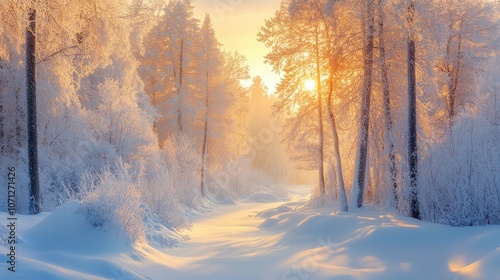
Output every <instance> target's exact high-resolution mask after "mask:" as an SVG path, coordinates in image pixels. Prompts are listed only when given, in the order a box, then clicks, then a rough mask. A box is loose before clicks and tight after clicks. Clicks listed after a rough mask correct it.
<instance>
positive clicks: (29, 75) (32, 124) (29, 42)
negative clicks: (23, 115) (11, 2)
mask: <svg viewBox="0 0 500 280" xmlns="http://www.w3.org/2000/svg"><path fill="white" fill-rule="evenodd" d="M34 2H35V1H33V2H32V4H34ZM28 13H29V27H28V29H27V30H26V91H27V92H26V99H27V100H26V101H27V128H28V160H29V177H30V192H29V195H30V205H29V211H30V214H38V213H40V211H41V199H40V184H39V180H38V138H37V124H36V110H37V109H36V60H35V59H36V58H35V54H36V10H35V8H34V7H31V8H30V9H29V12H28Z"/></svg>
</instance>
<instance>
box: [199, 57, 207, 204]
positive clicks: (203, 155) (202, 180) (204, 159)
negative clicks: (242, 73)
mask: <svg viewBox="0 0 500 280" xmlns="http://www.w3.org/2000/svg"><path fill="white" fill-rule="evenodd" d="M207 63H208V58H207ZM205 79H206V84H205V124H204V129H203V147H202V151H201V175H200V176H201V178H200V184H201V185H200V189H201V195H203V196H205V176H206V174H205V173H206V162H207V151H208V70H207V72H206V75H205Z"/></svg>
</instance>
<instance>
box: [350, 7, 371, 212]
mask: <svg viewBox="0 0 500 280" xmlns="http://www.w3.org/2000/svg"><path fill="white" fill-rule="evenodd" d="M365 12H366V17H367V18H366V19H365V22H366V23H365V37H364V40H363V41H364V69H363V87H362V95H361V112H360V114H361V115H360V127H359V136H358V150H357V153H356V167H355V171H354V182H353V184H352V187H353V197H352V199H353V202H354V199H355V200H356V201H355V203H356V206H357V207H358V208H360V207H362V206H363V194H364V190H365V177H366V162H367V159H368V129H369V124H370V98H371V88H372V71H373V33H374V27H373V25H374V16H373V0H367V1H366V11H365Z"/></svg>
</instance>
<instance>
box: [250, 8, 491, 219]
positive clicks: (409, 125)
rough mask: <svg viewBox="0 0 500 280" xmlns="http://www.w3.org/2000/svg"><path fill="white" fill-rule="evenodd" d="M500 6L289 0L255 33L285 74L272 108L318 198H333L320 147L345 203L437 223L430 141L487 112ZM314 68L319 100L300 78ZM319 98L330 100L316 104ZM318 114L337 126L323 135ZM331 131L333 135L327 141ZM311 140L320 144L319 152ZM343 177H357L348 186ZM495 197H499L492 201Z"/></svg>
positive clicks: (336, 195)
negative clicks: (463, 118)
mask: <svg viewBox="0 0 500 280" xmlns="http://www.w3.org/2000/svg"><path fill="white" fill-rule="evenodd" d="M493 6H494V4H493V3H490V2H488V1H459V2H456V1H449V2H447V4H446V5H443V3H442V2H441V1H434V2H433V1H430V2H415V1H411V0H409V1H403V2H401V1H378V0H377V1H371V0H365V1H357V2H356V3H352V2H350V1H327V0H290V1H282V6H281V7H280V9H279V10H278V11H277V12H276V14H275V16H274V17H272V18H271V19H270V20H268V21H266V24H265V26H263V27H262V29H261V32H260V33H259V40H260V41H261V42H263V43H265V44H266V46H267V47H269V48H270V52H269V53H268V55H267V56H266V61H267V62H269V63H270V64H271V65H272V66H273V67H274V69H275V71H277V72H278V73H281V75H282V80H281V83H280V84H279V85H278V88H277V95H278V96H279V99H280V100H279V101H278V102H277V103H276V108H277V109H278V112H279V113H281V114H282V115H283V116H285V117H286V122H285V130H284V132H285V134H284V135H285V140H286V141H287V142H288V145H289V147H290V148H292V151H293V153H294V154H295V155H300V156H295V157H294V160H295V161H297V162H298V163H299V164H302V165H305V166H307V167H309V168H314V169H318V170H319V174H320V176H319V180H318V181H319V183H318V185H319V190H318V192H317V194H316V195H315V197H316V198H321V199H323V198H325V197H329V195H328V192H326V193H325V192H324V191H323V187H322V185H323V184H324V183H323V182H322V181H323V180H322V179H321V178H322V177H321V174H322V171H321V170H322V167H321V165H322V162H323V161H324V160H325V158H328V156H326V157H324V158H323V159H321V157H317V156H316V155H317V154H316V149H319V150H320V151H332V154H331V155H332V156H333V157H332V159H333V160H332V161H331V163H330V165H332V166H331V167H330V168H332V167H334V168H335V167H336V169H335V170H337V172H331V170H332V169H330V171H329V172H328V175H329V176H328V182H329V183H328V184H327V185H329V184H330V182H334V183H335V184H337V185H338V186H339V188H338V192H334V194H333V195H332V196H331V197H332V198H333V199H335V200H338V201H339V204H340V209H341V210H344V211H345V210H347V207H345V205H344V204H345V203H344V202H343V201H345V200H344V198H343V197H344V193H346V194H349V193H350V194H351V202H352V204H353V205H355V206H357V207H362V206H363V205H364V204H365V203H371V204H376V205H385V204H391V205H394V207H396V208H398V209H399V210H400V211H401V212H403V213H405V214H407V215H409V216H412V217H414V218H421V217H422V218H424V219H430V216H429V213H430V212H433V211H431V210H430V209H429V208H428V207H435V205H434V206H431V204H429V201H428V200H427V199H429V198H430V197H432V199H431V200H432V201H436V200H434V199H435V198H436V197H437V196H439V195H437V194H435V193H434V194H432V195H431V194H430V193H429V192H430V190H431V189H432V188H431V187H430V185H433V184H435V183H429V182H436V181H435V179H436V178H437V177H436V176H438V177H439V174H433V175H432V176H433V177H432V176H431V175H430V174H429V169H428V168H423V170H425V172H424V174H422V175H421V174H420V172H419V170H418V161H424V162H426V163H428V161H429V159H430V158H433V157H432V155H431V154H430V152H429V149H430V148H431V147H435V145H438V144H437V143H442V142H443V141H454V140H451V139H452V136H451V135H450V131H455V130H454V123H455V121H454V120H456V119H457V118H460V117H458V116H460V115H461V114H463V113H464V112H475V113H472V114H473V115H474V114H476V112H478V111H479V110H482V109H480V108H482V107H481V106H479V105H477V104H478V103H477V100H478V93H479V92H480V90H479V89H478V88H477V86H478V85H479V84H481V82H479V81H480V80H481V79H482V78H481V77H485V75H486V72H487V71H486V70H485V69H486V65H489V64H488V63H487V62H486V60H485V59H484V58H486V57H489V58H494V57H497V56H498V52H499V47H498V46H499V45H498V34H497V33H498V31H494V30H498V9H495V8H493ZM472 15H474V16H472ZM472 30H474V31H472ZM298 34H300V35H298ZM315 34H319V35H318V36H316V37H315ZM472 34H474V35H472ZM495 44H496V45H495ZM317 46H319V48H318V47H317ZM318 51H319V53H318ZM315 58H319V60H316V61H320V62H319V63H316V64H315V60H314V59H315ZM328 58H330V59H328ZM317 65H320V67H319V68H318V67H315V66H317ZM318 73H320V75H319V77H318V76H317V74H318ZM313 76H314V78H315V79H316V84H317V87H316V90H317V92H315V93H316V94H318V95H319V96H312V95H308V94H307V93H308V91H307V90H305V89H304V88H303V87H302V86H301V82H303V81H304V80H306V79H311V77H313ZM403 92H406V93H407V94H405V95H403V94H401V93H403ZM496 95H497V93H495V94H493V95H492V98H493V96H496ZM313 97H315V98H317V100H318V101H321V102H322V103H323V104H322V105H319V106H318V102H315V103H313ZM325 101H326V102H325ZM405 103H406V104H407V106H402V105H403V104H405ZM458 104H460V105H458ZM314 110H318V111H317V113H320V114H322V113H324V114H323V115H322V116H321V117H320V119H323V118H325V121H327V123H329V124H330V126H329V127H331V131H332V132H333V133H332V134H325V133H324V132H325V131H326V130H325V127H321V125H320V124H321V123H322V122H321V121H319V122H317V123H313V122H311V120H313V116H312V114H311V113H312V112H314ZM323 110H324V111H323ZM492 111H494V110H492ZM337 116H339V117H337ZM337 120H339V121H338V123H337ZM305 126H307V129H306V128H305ZM446 127H447V129H443V128H446ZM462 128H463V126H462ZM450 129H451V130H450ZM490 129H491V128H490ZM447 131H448V132H447ZM337 132H338V133H337ZM454 133H456V132H454ZM355 134H357V141H353V139H356V137H355V136H354V135H355ZM292 135H293V136H292ZM324 135H331V137H326V138H325V139H324V141H322V140H321V139H322V138H323V137H324ZM368 135H370V137H368ZM453 135H456V134H453ZM453 137H454V136H453ZM417 141H418V142H419V143H421V144H419V145H417ZM313 143H315V144H316V143H317V144H316V147H318V145H319V147H318V148H316V149H312V148H311V147H314V146H313V145H311V144H313ZM306 144H307V145H306ZM353 150H357V152H356V153H355V155H354V153H353ZM434 153H435V152H434ZM316 158H317V161H318V162H316V164H314V163H313V162H311V161H314V160H315V159H316ZM435 160H436V159H435V158H433V161H435ZM341 162H342V163H341ZM483 164H485V165H489V163H488V164H486V163H483ZM344 174H345V175H347V176H345V177H347V180H349V179H352V182H353V184H352V185H351V186H347V188H346V191H345V192H344V191H342V185H343V184H342V182H343V181H344V176H343V175H344ZM428 176H431V177H432V178H433V179H430V178H429V177H428ZM488 176H490V177H491V176H493V177H494V175H493V174H492V173H491V172H490V174H489V175H488ZM429 180H430V181H429ZM422 182H425V184H423V185H422ZM429 184H430V185H429ZM476 184H477V182H476ZM458 185H460V184H458ZM472 185H474V184H472ZM472 185H471V186H472ZM450 188H452V187H451V186H450ZM456 188H458V187H456ZM325 189H326V190H328V189H329V188H328V187H326V188H325ZM493 189H495V188H493ZM496 191H498V187H496ZM496 191H495V192H496ZM470 194H471V193H470V192H469V195H470ZM436 195H437V196H436ZM440 195H441V194H440ZM436 203H437V202H436ZM475 203H479V202H477V201H476V202H475ZM488 203H490V204H491V203H492V202H491V201H489V202H488ZM496 203H500V200H499V201H497V202H495V203H492V204H491V205H494V204H496ZM425 207H427V208H425ZM494 207H496V206H494ZM494 207H491V208H489V209H490V210H491V209H494ZM490 210H488V211H490ZM429 211H430V212H429ZM491 211H493V210H491ZM420 213H425V214H422V215H421V214H420ZM433 213H435V212H433ZM441 213H443V212H441ZM439 215H442V214H439ZM432 219H435V217H434V218H432ZM485 220H488V219H483V221H485Z"/></svg>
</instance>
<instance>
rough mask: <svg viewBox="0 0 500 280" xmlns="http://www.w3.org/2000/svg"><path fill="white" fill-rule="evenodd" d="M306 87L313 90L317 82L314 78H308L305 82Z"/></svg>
mask: <svg viewBox="0 0 500 280" xmlns="http://www.w3.org/2000/svg"><path fill="white" fill-rule="evenodd" d="M304 87H305V88H306V89H307V90H313V89H315V88H316V83H315V82H314V81H313V80H306V81H305V82H304Z"/></svg>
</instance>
